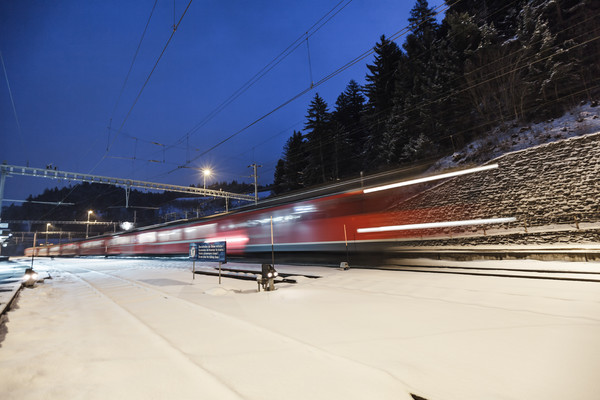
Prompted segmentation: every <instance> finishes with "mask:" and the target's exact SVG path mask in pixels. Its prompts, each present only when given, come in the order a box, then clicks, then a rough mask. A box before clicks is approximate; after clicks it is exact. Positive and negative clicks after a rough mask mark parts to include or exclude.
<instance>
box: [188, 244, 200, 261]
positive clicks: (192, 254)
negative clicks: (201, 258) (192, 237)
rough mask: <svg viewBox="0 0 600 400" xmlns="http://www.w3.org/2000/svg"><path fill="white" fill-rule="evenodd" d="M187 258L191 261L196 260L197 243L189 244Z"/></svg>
mask: <svg viewBox="0 0 600 400" xmlns="http://www.w3.org/2000/svg"><path fill="white" fill-rule="evenodd" d="M189 257H190V259H192V260H196V259H197V258H198V243H190V253H189Z"/></svg>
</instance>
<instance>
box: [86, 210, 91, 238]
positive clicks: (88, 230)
mask: <svg viewBox="0 0 600 400" xmlns="http://www.w3.org/2000/svg"><path fill="white" fill-rule="evenodd" d="M90 214H91V213H90V212H89V211H88V219H87V224H85V238H86V239H87V238H88V237H89V232H90Z"/></svg>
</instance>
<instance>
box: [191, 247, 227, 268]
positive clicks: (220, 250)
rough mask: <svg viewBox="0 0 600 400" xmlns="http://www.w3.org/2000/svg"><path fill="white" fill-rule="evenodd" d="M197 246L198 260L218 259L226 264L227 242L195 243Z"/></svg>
mask: <svg viewBox="0 0 600 400" xmlns="http://www.w3.org/2000/svg"><path fill="white" fill-rule="evenodd" d="M195 244H197V245H198V247H197V251H196V254H197V257H196V260H198V261H213V262H214V261H218V262H220V263H223V264H225V263H226V262H227V254H226V253H227V242H211V243H206V242H203V243H195Z"/></svg>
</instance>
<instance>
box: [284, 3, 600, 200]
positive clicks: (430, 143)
mask: <svg viewBox="0 0 600 400" xmlns="http://www.w3.org/2000/svg"><path fill="white" fill-rule="evenodd" d="M447 3H448V5H449V6H448V9H447V11H446V14H445V17H444V18H443V20H442V21H441V22H439V23H438V22H437V21H438V19H436V17H437V15H436V13H435V11H434V9H433V8H431V7H430V6H429V4H428V2H427V1H426V0H417V1H416V3H415V5H414V7H413V8H412V10H411V12H410V17H409V20H408V22H409V26H408V31H407V34H406V35H405V36H402V38H403V39H404V42H403V43H402V45H401V46H399V45H398V44H397V43H395V42H394V41H391V40H388V39H387V38H386V37H385V36H381V38H380V39H379V41H378V42H377V43H376V45H375V47H374V54H375V56H374V59H373V61H372V63H371V64H368V65H367V72H366V76H365V81H366V84H365V85H364V86H361V85H359V84H358V83H357V82H356V81H354V80H351V81H350V82H349V83H348V85H347V86H346V88H345V90H344V91H343V92H342V93H341V94H340V95H339V96H338V97H337V99H336V100H335V104H334V105H333V106H330V105H329V104H327V102H326V101H325V99H323V98H322V97H321V96H320V95H319V94H318V93H317V94H315V96H314V98H313V99H312V101H311V103H310V105H309V107H308V110H307V114H306V122H305V124H304V129H303V130H302V131H295V132H294V133H293V134H292V136H291V137H290V138H289V139H288V140H287V142H286V144H285V146H284V148H283V154H282V158H281V159H280V160H279V162H278V163H277V167H276V170H275V176H274V192H275V193H276V194H279V193H284V192H288V191H292V190H298V189H302V188H306V187H309V186H313V185H318V184H323V183H327V182H331V181H336V180H339V179H343V178H349V177H354V176H357V175H358V174H360V173H361V172H364V173H371V172H376V171H380V170H385V169H391V168H396V167H399V166H401V165H405V164H409V163H414V162H419V161H426V160H432V159H437V158H440V157H442V156H446V155H449V154H452V153H453V152H455V151H456V150H457V149H460V148H462V147H463V146H464V145H465V144H466V143H468V142H469V141H471V140H473V139H476V138H477V137H478V136H480V135H482V134H483V133H485V132H487V131H489V130H491V129H492V128H496V127H500V128H503V127H504V128H506V129H508V128H509V127H510V126H512V125H515V124H518V123H525V122H539V121H542V120H545V119H548V118H553V117H557V116H560V115H561V114H562V113H563V112H565V111H566V110H568V109H569V108H571V107H573V106H575V105H577V104H578V103H579V102H581V101H592V100H597V97H598V95H599V94H600V86H599V84H600V40H599V39H600V1H598V0H513V1H504V0H457V1H449V2H447Z"/></svg>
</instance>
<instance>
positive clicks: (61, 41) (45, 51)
mask: <svg viewBox="0 0 600 400" xmlns="http://www.w3.org/2000/svg"><path fill="white" fill-rule="evenodd" d="M188 3H189V0H175V1H173V0H158V1H157V2H156V7H155V8H154V11H153V13H152V18H151V19H150V22H149V25H148V28H147V31H146V33H145V36H144V40H143V42H142V44H141V47H140V49H139V53H138V54H137V58H136V60H135V63H134V65H133V68H132V70H131V73H130V75H129V79H128V81H127V83H126V86H125V88H124V90H123V92H122V95H121V96H120V97H119V95H120V93H121V88H122V87H123V83H124V82H125V78H126V76H127V74H128V71H129V69H130V66H131V63H132V59H133V57H134V54H135V53H136V49H137V48H138V44H139V43H140V38H141V36H142V33H143V32H144V28H145V26H146V24H147V22H148V17H149V15H150V13H151V11H152V10H153V6H154V4H155V1H154V0H136V1H122V0H119V1H115V0H103V1H99V0H94V1H92V0H85V1H81V0H58V1H44V0H37V1H34V0H0V52H1V53H2V59H3V61H4V66H5V68H6V76H5V73H4V69H2V71H1V72H0V73H1V76H2V78H1V82H0V162H6V163H8V164H13V165H29V166H32V167H41V168H44V167H45V166H46V165H48V164H53V165H54V166H57V167H58V169H61V170H65V171H73V172H82V173H93V174H97V175H103V176H112V177H120V178H133V179H140V180H146V181H157V182H166V183H172V184H179V185H189V184H191V183H195V184H197V183H200V184H201V183H202V177H201V175H200V173H199V172H198V171H197V170H194V169H189V168H178V166H182V165H186V162H187V161H190V163H189V164H188V165H189V166H191V167H196V168H203V167H210V168H211V169H213V170H214V175H213V177H212V178H210V179H209V181H210V182H212V181H213V180H218V181H230V180H234V179H235V180H238V181H247V182H250V181H251V178H249V175H251V173H252V171H251V169H249V168H247V166H248V165H250V164H252V163H254V162H255V163H257V164H260V165H262V166H263V167H262V168H260V169H259V175H260V179H259V182H260V183H263V184H268V183H270V182H272V180H273V173H274V170H275V164H276V163H277V160H278V159H279V158H280V157H281V153H282V148H283V145H284V143H285V141H286V140H287V139H288V138H289V137H290V136H291V134H292V132H293V130H294V129H296V130H300V129H302V128H303V124H304V121H305V115H306V110H307V107H308V105H309V103H310V101H311V99H312V98H313V97H314V95H315V92H318V93H319V94H320V95H321V96H322V97H323V98H324V99H325V100H326V101H327V103H328V104H329V109H330V110H332V109H333V107H334V105H335V100H336V98H337V96H338V95H339V94H340V93H341V92H342V91H343V90H344V89H345V87H346V85H347V83H348V82H349V81H350V79H354V80H356V81H357V82H358V83H359V84H363V83H364V78H365V74H366V73H367V68H366V64H367V63H372V62H373V56H372V55H371V56H369V57H367V58H366V59H364V60H362V61H360V62H358V63H357V64H356V65H354V66H353V67H351V68H349V69H347V70H345V71H344V72H342V73H340V74H339V75H337V76H335V77H333V78H332V79H330V80H328V81H327V82H325V83H323V84H322V85H320V86H318V87H316V88H313V89H312V90H310V91H308V92H307V93H306V94H304V95H303V96H300V97H299V98H297V99H296V100H294V101H293V102H291V103H290V104H288V105H286V106H285V107H283V108H281V109H280V110H278V111H276V112H274V113H273V114H271V115H269V116H268V117H265V118H264V119H262V120H261V121H260V122H257V123H256V124H254V125H252V126H251V127H250V128H248V129H246V130H243V131H242V132H240V130H242V129H243V128H244V127H246V126H248V125H250V124H252V123H253V122H255V121H256V120H258V119H259V118H261V117H263V116H264V115H265V114H268V113H269V112H271V111H272V110H274V109H275V108H277V107H278V106H280V105H281V104H283V103H285V102H286V101H288V100H290V99H291V98H293V97H294V96H296V95H298V94H299V93H301V92H302V91H304V90H306V89H307V88H309V87H310V83H311V72H312V81H314V82H318V81H320V80H321V79H323V78H324V77H325V76H327V75H329V74H330V73H332V72H333V71H335V70H337V69H338V68H340V67H342V66H343V65H345V64H346V63H348V62H349V61H351V60H353V59H354V58H356V57H357V56H359V55H361V54H363V53H364V52H366V51H368V50H369V49H370V48H372V47H373V46H374V45H375V43H376V42H377V41H378V40H379V37H380V36H381V35H382V34H385V35H386V36H388V37H389V36H391V35H393V34H395V33H396V32H398V31H400V30H402V28H404V27H405V26H406V25H407V19H408V16H409V12H410V9H411V8H412V7H413V6H414V1H391V0H378V1H366V0H354V1H350V2H349V3H348V1H347V0H344V1H341V2H340V1H339V0H327V1H323V0H319V1H317V0H306V1H232V2H224V1H214V0H213V1H197V0H196V1H193V2H192V3H191V5H190V6H189V8H188V9H187V12H186V14H185V16H184V17H183V19H182V20H181V23H180V24H179V26H178V28H177V30H176V32H175V34H174V35H173V37H172V39H171V41H170V43H169V45H168V47H167V49H166V51H165V52H164V54H163V56H162V58H161V59H160V62H159V63H158V65H157V66H156V69H155V70H154V72H153V74H152V76H151V77H150V79H149V80H148V83H147V85H146V86H145V88H144V90H143V92H142V93H141V95H140V96H139V99H138V100H137V103H135V106H134V102H135V99H136V97H137V96H138V94H139V93H140V90H141V88H142V86H143V85H144V82H145V81H146V79H147V78H148V76H149V74H150V72H151V70H152V68H153V67H154V65H155V63H156V61H157V59H158V58H159V56H160V54H161V52H162V51H163V48H164V47H165V45H166V43H167V41H168V39H169V37H170V36H171V34H172V32H173V25H174V22H175V23H177V21H179V19H180V18H181V15H182V13H183V12H184V10H185V9H186V7H187V6H188ZM441 3H442V1H430V3H429V5H430V6H431V7H436V6H438V5H440V4H441ZM336 5H338V7H337V8H335V10H334V12H333V13H335V12H336V11H339V12H338V13H337V14H336V15H335V16H333V18H331V19H330V20H329V21H328V22H327V23H326V24H325V25H322V27H321V28H320V29H319V30H318V31H316V32H315V30H314V28H313V29H312V30H311V27H312V26H313V25H314V24H315V23H317V21H319V19H321V18H322V17H324V16H326V17H325V19H324V20H323V21H321V22H324V21H325V20H327V19H328V18H329V17H331V16H332V15H333V13H331V14H327V13H328V12H329V11H330V10H332V9H334V7H336ZM317 26H320V24H319V25H317ZM307 31H308V32H309V34H311V36H310V38H309V41H308V45H309V48H310V61H311V62H310V66H311V67H312V68H309V62H308V50H307V45H306V40H304V41H303V42H302V43H301V45H300V46H299V47H298V48H296V49H295V50H294V51H293V52H291V53H290V54H289V56H287V57H286V58H285V59H284V60H283V61H281V62H280V63H279V64H277V65H276V66H275V67H274V68H273V69H272V70H271V71H269V72H268V73H267V74H265V75H264V77H262V79H260V80H259V81H257V82H256V83H255V84H254V85H253V86H252V87H250V88H249V89H248V90H247V91H245V92H244V93H243V94H241V95H240V96H239V97H238V98H237V99H236V100H235V101H233V102H232V103H231V104H229V105H228V106H227V107H225V108H224V109H222V110H221V111H220V112H219V113H217V114H216V115H214V117H213V118H212V119H210V121H208V122H206V123H204V124H202V122H203V121H204V120H205V119H206V117H207V116H209V115H211V112H213V111H215V110H216V109H217V108H218V107H219V105H220V104H222V103H223V102H224V101H226V100H227V99H228V98H230V96H231V95H233V94H235V93H236V91H237V90H238V89H240V88H242V87H243V85H244V84H245V83H246V82H248V81H249V80H250V79H251V78H252V77H253V76H254V75H255V74H256V73H258V72H259V71H261V69H263V67H265V66H267V64H268V63H269V62H270V61H271V60H273V59H274V58H275V57H277V56H278V55H279V54H280V53H281V52H282V51H284V50H285V49H286V48H288V46H290V45H291V44H293V43H294V42H295V41H296V40H297V39H299V38H300V37H301V36H302V35H303V34H304V33H305V32H307ZM403 40H404V39H403V38H400V39H398V40H397V42H398V43H399V44H401V43H402V42H403ZM7 81H8V84H7ZM9 85H10V90H9ZM11 94H12V101H11ZM13 103H14V109H13ZM15 110H16V117H15ZM17 119H18V123H17ZM19 126H20V129H19ZM109 128H110V129H109ZM119 130H120V133H118V132H119ZM238 132H240V133H238ZM236 133H238V134H237V135H236V136H235V137H234V138H232V139H231V140H229V141H227V142H225V143H224V144H222V145H220V146H218V147H216V148H215V149H214V150H211V151H208V150H209V149H211V148H212V147H213V146H215V145H216V144H218V143H219V142H221V141H222V140H224V139H226V138H228V137H229V136H231V135H233V134H236ZM153 142H154V143H153ZM107 149H108V151H107ZM207 151H208V152H207ZM204 153H205V154H204ZM64 184H66V183H61V182H57V181H50V180H43V179H36V178H23V177H14V178H11V179H8V180H7V182H6V188H5V198H6V199H17V200H18V199H21V200H22V199H25V198H26V197H27V195H29V194H34V195H35V194H38V193H40V192H41V191H43V190H44V188H47V187H55V186H59V187H60V186H62V185H64Z"/></svg>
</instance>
